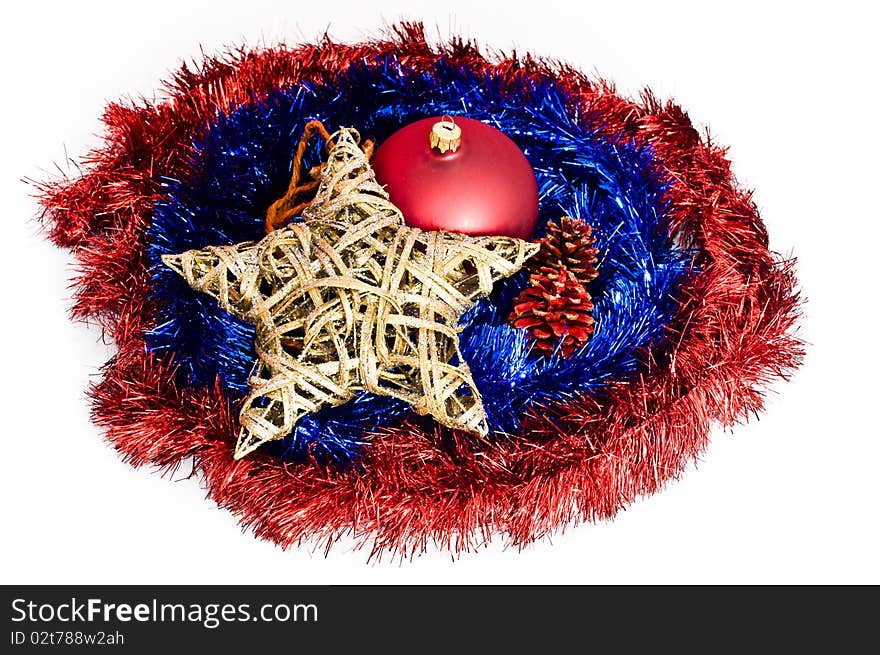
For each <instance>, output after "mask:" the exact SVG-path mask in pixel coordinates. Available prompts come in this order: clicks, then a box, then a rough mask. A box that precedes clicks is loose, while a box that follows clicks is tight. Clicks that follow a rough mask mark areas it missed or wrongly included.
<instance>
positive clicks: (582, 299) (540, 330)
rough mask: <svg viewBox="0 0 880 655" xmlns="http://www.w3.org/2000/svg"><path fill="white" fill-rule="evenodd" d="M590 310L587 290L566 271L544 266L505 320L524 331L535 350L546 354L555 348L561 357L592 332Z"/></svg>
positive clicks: (533, 277)
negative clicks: (531, 340)
mask: <svg viewBox="0 0 880 655" xmlns="http://www.w3.org/2000/svg"><path fill="white" fill-rule="evenodd" d="M591 311H593V301H592V299H591V298H590V294H589V292H587V290H586V288H584V285H583V284H581V283H580V282H579V281H578V279H577V278H576V277H575V276H574V274H573V273H572V272H571V271H570V270H568V269H566V268H564V267H554V268H551V267H548V266H544V267H541V268H540V269H538V270H537V271H536V272H535V273H534V274H532V276H531V279H530V286H528V287H526V288H525V289H523V290H522V291H521V292H520V294H519V295H518V296H517V297H516V300H515V301H514V303H513V312H512V313H511V315H510V318H509V319H508V320H509V321H510V322H511V323H512V324H513V326H514V327H516V328H522V329H525V330H528V331H529V334H530V336H531V337H532V339H533V340H534V345H535V347H536V348H538V349H539V350H541V351H543V352H545V353H548V354H549V353H553V352H556V351H557V348H558V349H559V350H558V352H560V353H561V354H562V356H563V357H569V356H570V355H571V354H572V353H573V352H574V351H575V350H577V349H578V348H580V347H581V346H583V345H584V344H585V343H587V341H588V340H589V339H590V335H592V334H593V317H592V316H591V315H590V312H591Z"/></svg>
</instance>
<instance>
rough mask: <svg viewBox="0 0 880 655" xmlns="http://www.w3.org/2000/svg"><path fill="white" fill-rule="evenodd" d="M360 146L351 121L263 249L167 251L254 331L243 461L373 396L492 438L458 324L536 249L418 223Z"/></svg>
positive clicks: (193, 281)
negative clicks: (298, 428) (304, 424)
mask: <svg viewBox="0 0 880 655" xmlns="http://www.w3.org/2000/svg"><path fill="white" fill-rule="evenodd" d="M358 141H359V137H358V135H357V132H356V131H354V130H352V129H342V130H340V131H339V132H337V133H336V135H334V137H333V138H332V140H331V142H330V143H329V144H328V145H330V146H331V147H330V151H329V155H328V161H327V165H326V166H325V167H324V168H323V171H322V173H321V177H320V185H319V188H318V192H317V195H316V196H315V200H314V201H313V202H312V204H311V205H310V206H309V207H308V208H306V209H305V210H304V211H303V213H302V219H303V220H302V222H298V223H292V224H290V225H288V226H286V227H283V228H281V229H278V230H275V231H274V232H270V233H269V234H268V235H267V236H266V237H265V238H263V239H262V240H261V241H259V242H256V243H254V242H246V243H240V244H236V245H231V246H211V247H208V248H205V249H203V250H190V251H188V252H185V253H182V254H179V255H165V256H163V258H162V259H163V261H164V262H165V264H166V265H167V266H169V267H170V268H172V269H173V270H175V271H176V272H177V273H179V274H180V275H182V276H183V277H184V278H185V279H186V281H187V282H188V283H189V285H190V286H191V287H192V288H193V289H196V290H197V291H201V292H204V293H206V294H208V295H210V296H212V297H213V298H216V299H217V301H218V302H219V303H220V306H221V307H222V308H223V309H224V310H226V311H228V312H231V313H232V314H234V315H235V316H238V317H239V318H241V319H243V320H245V321H247V322H249V323H252V324H253V325H254V327H255V328H256V334H255V340H254V345H255V350H256V353H257V356H258V361H257V362H256V364H255V366H254V370H253V372H252V373H251V376H250V379H249V393H248V395H247V397H246V398H245V399H244V401H243V405H242V408H241V413H240V424H241V432H240V434H239V437H238V442H237V444H236V448H235V458H236V459H239V458H241V457H244V456H245V455H247V454H248V453H250V452H252V451H253V450H255V449H256V448H258V447H259V446H260V445H261V444H263V443H265V442H267V441H271V440H273V439H280V438H282V437H284V436H286V435H288V434H290V432H291V431H292V430H293V429H294V426H295V425H296V422H297V421H298V420H299V419H300V418H301V417H302V416H305V415H307V414H309V413H312V412H315V411H317V410H319V409H320V408H322V407H325V406H338V405H342V404H344V403H346V402H348V401H349V400H351V399H352V398H353V397H354V396H355V395H356V394H358V393H360V392H363V391H369V392H372V393H374V394H378V395H382V396H391V397H393V398H400V399H403V400H405V401H406V402H407V403H409V404H410V405H411V406H412V408H413V409H414V410H415V411H416V412H418V413H419V414H430V415H431V416H433V417H434V419H436V420H437V421H438V422H440V423H442V424H443V425H446V426H449V427H451V428H456V429H461V430H467V431H470V432H473V433H476V434H479V435H485V434H486V433H487V432H488V426H487V423H486V412H485V410H484V408H483V402H482V399H481V397H480V393H479V391H478V390H477V388H476V386H475V385H474V380H473V377H472V376H471V372H470V370H469V369H468V366H467V363H466V362H465V361H464V359H463V358H462V356H461V352H460V351H459V344H458V332H459V331H460V329H461V328H460V327H459V325H458V321H459V319H460V317H461V315H462V314H463V313H464V312H465V311H466V310H467V309H468V308H469V307H470V306H471V305H473V303H474V301H475V300H476V299H478V298H480V297H482V296H485V295H487V294H488V293H489V292H490V291H491V290H492V285H493V284H494V282H495V281H496V280H499V279H501V278H504V277H507V276H509V275H512V274H513V273H515V272H516V271H518V270H519V269H520V268H521V267H522V265H523V263H524V262H525V260H526V259H528V258H529V257H531V256H532V255H533V254H535V252H536V251H537V249H538V246H537V245H536V244H531V243H528V242H526V241H523V240H521V239H515V238H510V237H497V236H478V237H471V236H467V235H463V234H456V233H450V232H426V231H422V230H418V229H415V228H410V227H407V226H406V225H405V224H404V221H403V216H402V214H401V212H400V210H399V209H398V208H397V207H395V206H394V205H393V204H392V203H391V201H390V200H389V199H388V194H387V193H386V192H385V190H384V189H383V188H382V187H381V186H380V185H379V184H378V183H377V182H376V179H375V176H374V174H373V170H372V169H371V168H370V165H369V162H368V161H367V158H366V156H365V155H364V153H363V152H362V151H361V150H360V148H359V147H358Z"/></svg>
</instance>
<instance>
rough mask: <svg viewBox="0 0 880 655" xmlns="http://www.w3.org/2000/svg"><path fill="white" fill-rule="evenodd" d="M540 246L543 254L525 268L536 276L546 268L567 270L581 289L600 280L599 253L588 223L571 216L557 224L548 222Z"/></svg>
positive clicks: (538, 254)
mask: <svg viewBox="0 0 880 655" xmlns="http://www.w3.org/2000/svg"><path fill="white" fill-rule="evenodd" d="M540 244H541V248H540V250H538V252H537V254H536V255H535V256H534V257H532V259H530V260H529V262H528V263H527V264H526V268H528V269H529V270H530V271H532V272H533V273H534V272H536V271H539V270H541V269H543V268H555V267H559V268H564V269H566V270H568V271H569V272H570V273H571V275H572V277H573V279H574V280H576V281H578V282H579V283H580V284H581V285H587V284H589V283H590V282H592V281H593V280H595V279H596V277H598V275H599V271H597V270H596V264H597V262H598V261H599V250H598V249H597V248H596V246H595V244H596V238H595V237H594V236H593V229H592V228H591V227H590V226H589V224H588V223H586V222H585V221H583V220H581V219H576V218H572V217H571V216H563V217H562V219H561V220H559V221H558V222H557V221H549V222H548V223H547V233H546V234H545V235H544V237H543V238H542V239H541V240H540Z"/></svg>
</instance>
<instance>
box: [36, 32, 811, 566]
mask: <svg viewBox="0 0 880 655" xmlns="http://www.w3.org/2000/svg"><path fill="white" fill-rule="evenodd" d="M166 94H167V97H164V98H162V99H160V100H156V101H148V100H140V101H137V102H128V101H126V102H121V103H115V104H111V105H110V106H109V107H108V108H107V110H106V112H105V115H104V122H105V124H106V140H105V142H104V144H103V146H101V147H99V148H98V149H97V150H95V151H94V152H92V153H90V154H89V155H87V156H86V157H85V158H84V162H83V164H84V165H83V167H82V174H81V175H78V176H77V177H74V178H71V179H63V180H58V181H54V182H49V183H46V184H45V185H43V187H42V188H41V192H42V206H43V209H44V214H43V218H44V221H45V225H46V226H47V228H48V232H49V235H50V238H51V239H52V240H53V241H54V242H55V243H56V244H58V245H59V246H63V247H66V248H69V249H71V250H72V251H73V252H74V253H75V255H76V256H77V258H78V260H79V274H78V276H77V277H76V279H75V294H74V299H75V300H74V305H73V315H74V317H75V318H78V319H84V320H89V321H93V322H97V323H98V324H99V325H100V326H101V327H102V328H103V329H104V330H105V332H106V333H107V334H108V335H109V336H111V337H112V338H113V340H114V341H115V343H116V345H117V348H118V352H117V353H116V354H115V355H114V357H113V358H112V359H111V360H110V361H109V362H108V363H107V365H106V366H105V368H104V371H103V378H102V379H101V380H100V381H99V382H97V383H96V384H94V385H93V387H92V389H91V397H92V399H93V416H94V420H95V422H96V423H97V424H98V425H100V426H102V427H103V428H104V429H105V430H106V433H107V436H108V438H109V440H110V442H111V443H112V444H113V445H114V446H115V447H116V448H117V449H118V450H119V452H120V453H121V454H122V455H123V456H124V457H125V459H126V460H128V461H129V462H131V463H132V464H133V465H135V466H142V465H145V464H151V465H155V466H158V467H160V468H162V469H171V468H174V467H176V466H178V465H179V464H181V462H183V461H184V460H186V459H187V458H192V459H191V461H192V462H193V463H194V467H195V470H196V471H197V472H198V473H200V474H201V475H202V476H203V478H204V483H205V485H206V487H207V490H208V493H209V495H210V497H211V498H213V499H214V500H215V501H216V502H217V503H218V504H219V505H220V506H221V507H225V508H228V509H229V510H231V511H232V512H234V513H235V514H236V515H238V517H239V519H240V521H241V522H242V524H243V525H245V526H249V527H251V528H253V530H254V531H255V533H256V534H257V535H258V536H260V537H263V538H266V539H270V540H272V541H274V542H276V543H278V544H280V545H282V546H285V547H286V546H290V545H292V544H298V543H300V542H303V541H306V542H312V543H315V544H321V545H322V546H325V547H326V548H329V547H330V546H331V545H332V544H333V543H334V542H335V541H336V540H337V539H339V538H340V537H342V536H345V535H350V536H352V537H353V538H354V539H355V541H356V542H357V543H359V544H365V545H368V546H369V547H370V548H371V552H372V554H373V555H376V556H379V555H381V554H383V553H396V554H398V555H402V556H410V555H412V554H413V553H417V552H419V551H421V550H423V549H424V548H426V546H427V545H428V544H429V543H431V542H436V543H437V544H438V545H439V546H440V547H443V548H448V549H450V550H452V551H454V552H458V551H463V550H470V549H474V548H476V547H478V546H480V545H481V544H483V543H485V542H487V541H489V540H490V539H491V538H492V537H493V536H494V535H503V536H504V537H505V538H506V540H507V541H509V542H510V543H513V544H515V545H523V544H526V543H528V542H530V541H532V540H534V539H536V538H539V537H541V536H543V535H546V534H548V533H549V532H551V531H554V530H556V529H559V528H561V527H562V526H564V525H566V524H569V523H572V522H575V523H576V522H578V521H581V520H596V519H603V518H608V517H611V516H613V515H614V514H615V513H616V512H617V511H618V510H620V509H621V508H622V507H624V506H625V505H626V504H627V503H630V502H632V501H633V500H634V499H635V498H637V497H638V496H639V495H642V494H649V493H653V492H654V491H657V490H658V489H660V488H661V487H662V486H663V484H664V483H665V482H666V481H667V480H669V479H670V478H672V477H674V476H676V475H677V474H679V473H680V472H681V471H682V469H683V467H685V465H687V464H688V462H690V461H692V460H693V459H694V458H695V457H696V456H697V455H698V454H699V453H700V452H701V451H702V450H703V449H704V448H705V447H706V444H707V439H708V435H709V432H710V428H711V427H712V426H713V425H715V424H721V425H730V424H733V423H735V422H737V421H740V420H744V419H745V418H747V416H748V415H749V414H751V413H753V412H757V411H759V410H760V409H761V408H762V403H763V390H764V389H765V388H766V386H767V385H768V384H769V383H770V382H772V381H773V379H775V378H777V377H784V376H786V375H787V374H788V372H790V371H791V370H793V369H794V368H795V367H796V366H797V365H798V363H799V360H800V357H801V344H800V342H799V341H798V339H797V337H796V335H795V322H796V319H797V316H798V311H799V301H798V296H797V292H796V288H795V280H794V276H793V272H792V263H791V262H790V261H783V260H781V259H780V258H778V257H777V256H776V255H774V254H773V253H772V252H771V251H770V250H768V244H767V234H766V231H765V228H764V225H763V224H762V222H761V220H760V219H759V217H758V213H757V210H756V208H755V206H754V204H753V202H752V200H751V197H750V194H749V192H748V191H745V190H743V189H741V188H740V187H739V186H738V185H737V183H736V181H735V180H734V178H733V176H732V174H731V171H730V163H729V161H728V160H727V159H726V158H725V151H724V149H722V148H720V147H718V146H717V145H715V144H714V143H712V142H711V140H710V139H709V138H708V137H701V135H700V134H699V133H698V132H697V130H695V129H694V127H693V126H692V124H691V122H690V120H689V118H688V116H687V114H685V113H684V111H682V109H680V108H679V107H678V106H677V105H675V104H674V103H672V102H666V103H661V102H659V101H658V100H657V99H655V98H654V96H652V95H651V94H650V93H647V92H646V93H645V94H643V96H642V97H641V99H639V100H630V99H626V98H622V97H620V96H619V95H617V93H616V92H615V90H614V87H613V86H612V85H610V84H609V83H607V82H603V81H601V80H594V79H590V78H588V77H586V76H585V75H583V74H582V73H580V72H578V71H577V70H573V69H572V68H570V67H568V66H566V65H563V64H560V63H557V62H553V61H547V60H543V59H536V58H533V57H529V56H527V57H504V56H498V57H487V56H485V55H484V54H482V53H481V52H480V50H479V49H478V48H477V46H476V45H475V44H473V43H470V42H465V41H462V40H459V39H453V40H452V41H450V42H448V43H442V44H439V45H429V44H428V43H427V42H426V39H425V36H424V33H423V30H422V27H421V26H420V25H417V24H401V25H399V26H397V27H395V28H393V29H392V31H391V33H390V34H389V35H388V36H387V37H384V38H382V39H379V40H372V41H368V42H364V43H358V44H355V45H345V44H340V43H336V42H333V41H331V40H330V39H329V38H325V39H324V40H322V41H321V42H320V43H316V44H310V45H302V46H297V47H293V48H289V47H284V46H279V47H273V48H269V49H262V50H244V49H242V50H239V51H235V52H230V53H227V54H225V55H222V56H219V57H207V58H205V60H204V61H202V62H201V63H199V64H198V66H197V67H196V68H193V67H191V66H190V65H184V66H183V67H182V68H181V69H180V70H179V71H178V72H177V73H176V74H175V75H174V76H173V78H172V79H171V81H170V82H169V83H168V84H167V86H166ZM442 114H450V115H466V116H469V117H471V118H476V119H478V120H481V121H484V122H487V123H489V124H491V125H493V126H495V127H497V128H498V129H500V130H501V131H502V132H504V133H505V134H506V135H507V136H509V137H510V138H511V139H512V140H513V141H514V142H515V143H516V144H517V145H519V147H520V148H521V149H522V151H523V152H524V153H525V155H526V157H527V158H528V159H529V161H530V163H531V165H532V167H533V169H534V171H535V174H536V176H537V180H538V187H539V192H540V216H539V227H538V231H537V232H536V234H535V235H534V240H536V241H537V240H539V239H540V238H541V237H542V236H543V234H544V231H545V226H546V225H547V222H548V221H550V220H554V221H555V220H558V219H559V218H560V217H563V216H572V217H576V218H577V219H578V220H582V221H584V222H585V223H587V224H589V225H590V227H591V229H592V234H593V236H595V244H593V245H594V246H595V248H596V251H597V253H598V261H597V263H596V269H597V271H598V277H596V279H595V280H592V281H591V282H590V284H589V294H590V296H591V298H592V303H593V306H594V307H593V310H592V317H593V319H594V333H593V334H592V336H591V337H590V339H589V341H587V342H586V343H585V345H583V347H580V348H579V349H576V350H574V351H573V352H571V353H561V352H549V353H548V352H544V351H538V350H536V349H534V348H531V347H530V341H529V336H528V334H527V331H526V330H523V329H517V328H516V327H514V326H512V325H511V324H510V323H508V320H507V319H508V317H509V316H510V314H511V312H512V309H513V301H514V299H515V298H516V297H517V295H518V294H519V293H520V292H521V291H522V290H523V289H524V288H525V286H526V285H527V284H528V274H527V273H526V272H525V271H522V272H520V273H519V274H517V275H515V276H513V277H511V278H508V279H507V280H504V281H502V282H499V283H498V284H497V285H496V287H495V291H494V292H493V294H492V295H491V296H489V297H487V298H484V299H482V300H480V301H478V302H477V304H476V306H475V307H474V308H473V309H471V310H470V311H469V312H468V313H467V314H465V316H464V317H463V318H462V320H461V325H462V326H463V331H462V333H461V334H460V346H461V351H462V354H463V356H464V357H465V359H466V360H467V361H468V362H470V363H471V371H472V374H473V378H474V381H475V383H476V385H477V387H478V389H479V391H480V392H481V394H482V396H483V403H484V405H485V409H486V414H487V420H488V424H489V428H490V432H489V435H488V437H486V438H480V437H476V436H474V435H473V434H470V433H464V432H457V431H454V430H451V429H449V428H446V427H443V426H440V425H438V424H436V423H435V422H433V421H432V419H430V418H428V417H422V416H417V415H415V414H414V413H413V412H412V411H410V410H409V408H408V406H407V405H406V404H405V403H402V402H400V401H398V400H395V399H392V398H387V397H376V396H372V395H370V394H368V393H363V394H361V395H360V396H358V397H357V398H356V399H355V400H354V401H352V402H349V403H347V404H345V405H342V406H340V407H333V408H328V409H326V410H321V411H319V412H318V413H316V414H312V415H309V416H307V417H305V418H303V419H302V420H301V421H300V422H299V423H297V425H296V428H295V430H294V432H293V433H292V434H290V435H289V436H287V437H286V438H284V439H280V440H278V441H274V442H271V443H269V444H267V445H266V446H264V447H262V448H260V449H259V450H257V451H256V452H254V453H252V454H250V455H249V456H247V457H245V458H243V459H241V460H238V461H236V460H234V459H233V448H234V446H235V442H236V435H237V432H238V429H239V425H238V407H239V404H240V402H241V400H242V398H243V397H244V395H245V393H246V392H247V376H248V373H249V371H250V370H251V368H252V366H253V363H254V358H255V354H254V351H253V337H254V333H253V329H252V328H251V327H250V326H249V325H248V324H246V323H244V322H243V321H241V320H239V319H237V318H235V317H234V316H232V315H231V314H228V313H226V312H224V311H223V310H222V309H221V308H220V307H219V306H218V304H217V303H216V302H214V301H213V300H212V299H211V298H209V297H207V296H205V295H203V294H199V293H197V292H195V291H193V290H192V289H191V288H190V287H189V286H188V285H187V284H186V282H185V281H184V280H183V279H182V278H181V277H180V276H179V275H176V274H175V273H174V272H173V271H172V270H170V269H169V268H167V267H165V266H162V264H161V256H162V255H167V254H173V253H180V252H183V251H186V250H188V249H191V248H204V247H206V246H218V245H224V244H234V243H238V242H242V241H248V240H253V241H256V240H259V239H260V238H262V237H263V236H264V235H265V231H264V224H265V216H266V210H267V208H268V207H269V206H270V205H271V204H272V203H273V201H275V200H276V199H277V198H279V197H280V196H281V194H283V193H284V191H285V189H286V188H287V185H288V182H289V181H290V178H291V168H290V167H291V158H292V153H293V151H294V149H295V148H296V146H297V143H298V141H299V138H300V136H301V134H302V129H303V126H304V125H305V124H306V122H307V121H308V120H310V119H319V120H321V121H323V123H324V124H325V125H327V126H330V129H336V128H337V127H339V126H354V127H357V129H358V130H360V132H361V133H362V134H364V135H368V136H369V137H371V138H373V139H375V141H376V142H377V143H381V142H382V140H383V139H384V138H386V137H387V136H388V135H390V134H391V133H392V132H394V131H395V130H397V129H399V128H400V127H401V126H404V125H406V124H408V123H411V122H412V121H414V120H416V119H420V118H423V117H427V116H437V115H442ZM320 156H321V153H320V150H319V148H318V147H317V146H315V147H314V148H313V150H312V151H311V152H310V153H309V154H308V155H307V158H306V159H307V164H308V165H309V166H314V165H316V164H318V163H319V161H320ZM564 355H570V356H564Z"/></svg>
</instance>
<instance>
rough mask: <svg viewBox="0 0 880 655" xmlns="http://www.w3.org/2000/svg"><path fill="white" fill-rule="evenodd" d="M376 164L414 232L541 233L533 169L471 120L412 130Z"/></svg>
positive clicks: (395, 137) (441, 120)
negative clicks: (537, 230)
mask: <svg viewBox="0 0 880 655" xmlns="http://www.w3.org/2000/svg"><path fill="white" fill-rule="evenodd" d="M372 163H373V167H374V168H375V170H376V178H377V179H378V180H379V183H380V184H383V185H385V187H386V188H387V190H388V193H389V195H390V196H391V201H392V202H393V203H394V204H395V205H397V206H398V207H400V210H401V212H403V216H404V219H405V220H406V224H407V225H409V226H411V227H418V228H421V229H423V230H452V231H454V232H463V233H465V234H495V235H506V236H511V237H518V238H520V239H529V238H531V236H532V233H533V232H534V231H535V225H536V223H537V219H538V186H537V182H536V181H535V174H534V172H533V171H532V167H531V165H530V164H529V161H528V159H526V158H525V156H524V155H523V153H522V150H520V148H519V147H518V146H517V145H516V144H515V143H514V142H513V141H511V140H510V138H508V137H507V136H506V135H505V134H504V133H503V132H501V131H500V130H498V129H496V128H495V127H492V126H491V125H488V124H487V123H483V122H481V121H478V120H474V119H473V118H468V117H466V116H452V117H449V116H445V117H434V118H425V119H422V120H419V121H416V122H414V123H410V124H409V125H406V126H405V127H403V128H401V129H399V130H397V131H396V132H394V133H393V134H391V136H389V137H388V138H387V139H385V140H383V141H382V143H380V144H379V147H378V148H377V149H376V154H375V157H374V158H373V162H372Z"/></svg>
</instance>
